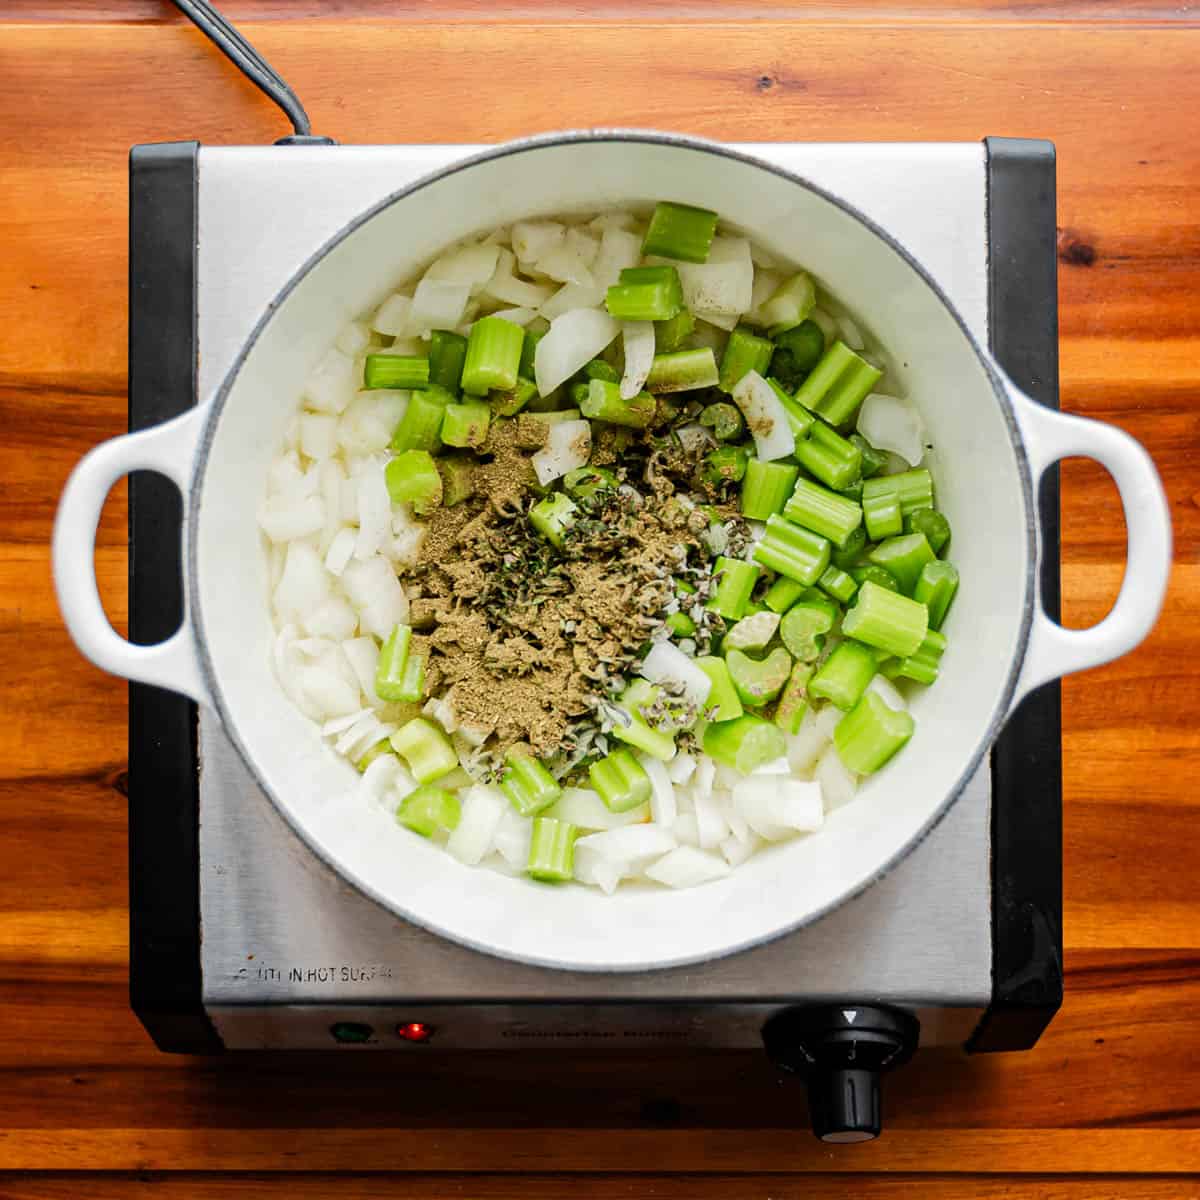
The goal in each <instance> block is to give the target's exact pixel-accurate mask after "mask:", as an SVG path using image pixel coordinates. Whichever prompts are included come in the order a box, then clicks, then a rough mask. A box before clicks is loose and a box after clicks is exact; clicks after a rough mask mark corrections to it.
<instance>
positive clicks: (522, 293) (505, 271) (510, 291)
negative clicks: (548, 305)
mask: <svg viewBox="0 0 1200 1200" xmlns="http://www.w3.org/2000/svg"><path fill="white" fill-rule="evenodd" d="M516 265H517V264H516V259H515V258H514V257H513V252H512V251H511V250H505V249H504V248H503V247H501V250H500V254H499V257H498V258H497V261H496V270H495V272H494V274H493V275H492V277H491V279H489V280H488V282H487V286H486V287H485V288H484V292H485V293H486V294H487V295H489V296H492V297H494V298H495V299H497V300H499V301H500V302H501V303H502V304H516V305H519V306H521V307H522V308H540V307H541V306H542V305H543V304H545V302H546V301H547V300H549V299H550V295H551V292H552V291H553V289H552V288H549V287H547V286H546V285H545V284H540V283H530V282H529V281H528V280H526V279H518V278H517V277H516V275H515V274H514V273H513V271H514V268H515V267H516Z"/></svg>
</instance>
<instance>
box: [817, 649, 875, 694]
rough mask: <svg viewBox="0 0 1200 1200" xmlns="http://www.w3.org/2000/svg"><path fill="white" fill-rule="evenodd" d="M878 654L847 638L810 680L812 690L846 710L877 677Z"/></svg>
mask: <svg viewBox="0 0 1200 1200" xmlns="http://www.w3.org/2000/svg"><path fill="white" fill-rule="evenodd" d="M875 665H876V664H875V655H874V654H872V653H871V650H870V647H868V646H864V645H861V644H860V643H859V642H855V641H851V640H850V639H849V638H847V639H846V640H845V641H843V642H839V643H838V644H837V646H836V647H835V649H834V651H833V653H832V654H831V655H830V656H829V657H828V658H827V659H826V660H825V661H824V662H823V663H822V664H821V665H820V667H819V668H818V669H817V673H816V674H815V675H814V676H813V677H812V679H811V680H809V684H808V692H809V695H811V696H816V697H817V698H818V699H821V700H831V701H833V703H834V704H835V705H837V707H838V708H840V709H841V710H842V711H843V712H845V711H847V710H849V709H851V708H853V707H854V706H855V705H856V704H857V703H858V702H859V700H860V699H861V698H862V694H863V692H865V691H866V690H867V684H869V683H870V682H871V680H872V679H873V678H874V677H875Z"/></svg>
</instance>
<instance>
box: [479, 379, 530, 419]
mask: <svg viewBox="0 0 1200 1200" xmlns="http://www.w3.org/2000/svg"><path fill="white" fill-rule="evenodd" d="M538 398H539V397H538V390H537V384H536V383H533V382H532V381H531V380H529V379H525V378H522V377H518V379H517V382H516V384H515V385H514V386H513V387H511V388H509V389H508V390H507V391H500V392H489V393H488V403H489V404H490V405H491V406H492V412H494V413H495V414H496V416H498V417H515V416H516V415H517V413H519V412H520V411H521V410H522V409H523V408H525V407H526V406H527V405H528V404H529V403H530V401H533V400H537V399H538Z"/></svg>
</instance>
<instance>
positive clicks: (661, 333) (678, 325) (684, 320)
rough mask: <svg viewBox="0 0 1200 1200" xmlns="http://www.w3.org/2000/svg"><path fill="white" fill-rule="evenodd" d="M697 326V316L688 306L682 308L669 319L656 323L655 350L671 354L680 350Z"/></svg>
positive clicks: (657, 352) (659, 352) (658, 352)
mask: <svg viewBox="0 0 1200 1200" xmlns="http://www.w3.org/2000/svg"><path fill="white" fill-rule="evenodd" d="M695 328H696V318H695V317H693V316H692V314H691V313H690V312H688V310H687V309H686V308H681V309H680V310H679V311H678V312H677V313H676V314H675V316H673V317H672V318H671V319H670V320H669V321H656V322H655V323H654V351H655V353H656V354H670V353H671V352H672V351H673V350H678V349H679V348H680V347H681V346H682V345H683V343H684V342H685V341H687V339H688V338H689V337H690V336H691V334H692V330H694V329H695Z"/></svg>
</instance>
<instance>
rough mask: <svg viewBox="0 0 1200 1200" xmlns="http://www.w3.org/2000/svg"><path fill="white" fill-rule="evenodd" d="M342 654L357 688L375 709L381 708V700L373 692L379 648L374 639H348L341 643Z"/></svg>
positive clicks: (377, 667)
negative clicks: (356, 682) (352, 673)
mask: <svg viewBox="0 0 1200 1200" xmlns="http://www.w3.org/2000/svg"><path fill="white" fill-rule="evenodd" d="M342 653H343V654H344V655H345V656H346V661H347V662H348V663H349V664H350V669H351V670H352V671H353V672H354V674H355V676H356V677H357V679H358V686H359V687H361V688H362V690H363V694H364V695H365V696H366V698H367V700H368V701H369V702H370V703H371V705H372V706H373V707H375V708H381V707H382V706H383V700H382V699H380V697H379V696H378V695H377V694H376V692H375V674H376V672H377V671H378V669H379V646H378V644H377V643H376V641H375V639H374V638H371V637H358V638H349V639H348V640H347V641H344V642H343V643H342Z"/></svg>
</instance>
